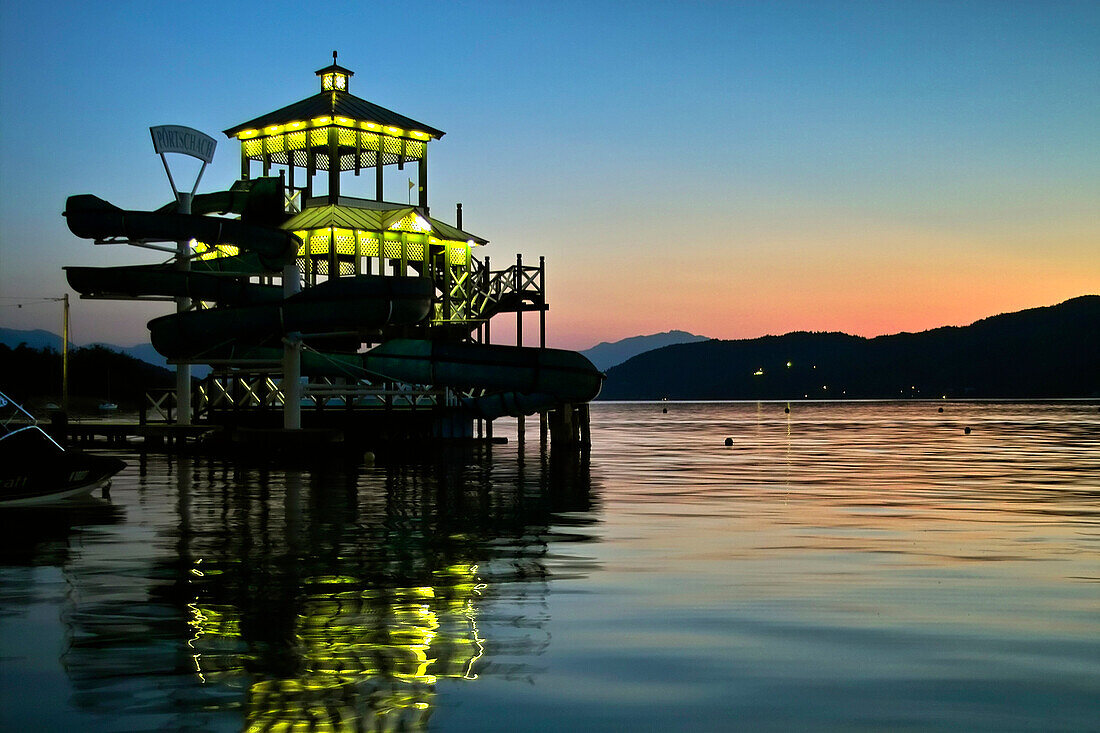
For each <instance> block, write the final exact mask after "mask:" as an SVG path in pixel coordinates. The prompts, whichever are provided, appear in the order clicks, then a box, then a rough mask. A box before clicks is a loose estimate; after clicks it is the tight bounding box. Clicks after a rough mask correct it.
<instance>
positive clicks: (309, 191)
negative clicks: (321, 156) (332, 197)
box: [302, 147, 317, 206]
mask: <svg viewBox="0 0 1100 733" xmlns="http://www.w3.org/2000/svg"><path fill="white" fill-rule="evenodd" d="M316 172H317V153H315V152H313V148H312V147H310V149H309V150H307V151H306V192H305V197H306V199H311V198H313V174H314V173H316ZM305 203H306V202H305V201H302V206H305Z"/></svg>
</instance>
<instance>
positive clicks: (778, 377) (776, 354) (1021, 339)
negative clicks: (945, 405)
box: [599, 295, 1100, 400]
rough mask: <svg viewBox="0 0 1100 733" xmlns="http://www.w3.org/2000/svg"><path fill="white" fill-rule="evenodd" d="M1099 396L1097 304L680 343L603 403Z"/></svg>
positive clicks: (617, 373)
mask: <svg viewBox="0 0 1100 733" xmlns="http://www.w3.org/2000/svg"><path fill="white" fill-rule="evenodd" d="M944 395H946V396H948V397H1005V398H1027V397H1035V398H1039V397H1090V396H1100V295H1086V296H1082V297H1079V298H1073V299H1071V300H1067V301H1066V302H1064V303H1060V304H1058V305H1053V306H1047V307H1043V308H1032V309H1028V310H1023V311H1018V312H1015V313H1006V314H1001V315H997V316H992V317H990V318H984V319H982V320H979V321H976V322H974V323H972V324H971V325H969V326H962V327H955V326H945V327H942V328H936V329H933V330H930V331H922V332H920V333H899V334H894V335H890V336H878V337H876V338H872V339H868V338H863V337H860V336H850V335H848V334H844V333H807V332H804V331H801V332H795V333H788V334H786V335H783V336H764V337H762V338H757V339H745V340H738V341H720V340H711V341H706V342H702V343H684V344H677V345H672V346H666V347H664V348H659V349H655V350H652V351H648V352H646V353H643V354H639V355H637V356H635V357H633V358H632V359H629V360H628V361H626V362H624V363H622V364H620V365H618V366H615V367H612V368H611V369H610V370H609V371H608V374H607V382H606V383H605V384H604V388H603V391H602V392H601V393H600V397H599V399H601V400H654V399H662V398H668V399H683V400H711V399H780V400H781V399H806V398H812V399H852V398H885V399H888V398H909V397H918V398H933V397H934V398H938V397H941V396H944Z"/></svg>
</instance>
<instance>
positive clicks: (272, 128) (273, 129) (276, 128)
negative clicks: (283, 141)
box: [264, 125, 281, 135]
mask: <svg viewBox="0 0 1100 733" xmlns="http://www.w3.org/2000/svg"><path fill="white" fill-rule="evenodd" d="M280 129H281V128H280V127H279V125H271V126H270V127H265V128H264V132H266V133H267V134H268V135H274V134H275V133H276V132H278V131H279V130H280Z"/></svg>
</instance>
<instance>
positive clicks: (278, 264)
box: [64, 194, 302, 271]
mask: <svg viewBox="0 0 1100 733" xmlns="http://www.w3.org/2000/svg"><path fill="white" fill-rule="evenodd" d="M64 216H65V218H66V220H67V223H68V225H69V231H71V232H72V233H73V234H75V235H76V236H78V237H82V238H84V239H95V240H109V239H119V240H129V241H135V242H141V241H146V242H148V241H154V242H178V241H180V240H187V239H197V240H200V241H202V242H210V243H216V244H233V245H236V246H237V247H240V248H241V249H243V250H246V251H249V252H254V253H255V254H256V255H257V256H258V257H259V259H260V262H261V263H262V264H263V266H264V267H265V268H267V269H268V270H272V271H277V270H281V269H282V268H283V266H284V265H287V264H289V263H291V262H293V261H294V258H295V257H296V256H297V254H298V248H299V247H301V244H302V242H301V240H300V239H298V237H296V236H294V235H293V234H291V233H290V232H285V231H283V230H281V229H277V228H275V227H271V226H264V225H260V224H253V223H250V222H247V221H245V220H244V219H223V218H221V217H216V216H204V215H202V214H176V213H170V212H155V211H127V210H125V209H120V208H119V207H117V206H115V205H114V204H112V203H109V202H107V201H104V200H103V199H101V198H99V197H98V196H93V195H91V194H80V195H78V196H70V197H69V198H68V200H66V202H65V212H64Z"/></svg>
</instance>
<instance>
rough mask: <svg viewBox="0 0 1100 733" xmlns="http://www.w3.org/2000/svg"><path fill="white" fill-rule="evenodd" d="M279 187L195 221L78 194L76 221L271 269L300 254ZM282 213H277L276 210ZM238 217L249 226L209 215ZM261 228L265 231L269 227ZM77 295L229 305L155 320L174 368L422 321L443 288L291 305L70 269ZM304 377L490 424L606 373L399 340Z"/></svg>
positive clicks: (569, 399)
mask: <svg viewBox="0 0 1100 733" xmlns="http://www.w3.org/2000/svg"><path fill="white" fill-rule="evenodd" d="M276 184H278V180H277V179H275V181H274V183H273V182H271V181H270V180H269V179H257V180H256V181H245V182H239V184H238V185H235V186H234V188H233V189H231V190H230V191H222V192H217V193H212V194H202V195H199V196H196V197H195V198H194V200H193V202H192V211H193V212H196V213H192V214H179V213H175V212H174V211H173V208H174V204H169V205H167V206H165V207H163V208H162V209H160V210H158V211H155V212H147V211H126V210H123V209H120V208H118V207H117V206H114V205H112V204H110V203H108V202H106V201H104V200H102V199H100V198H98V197H96V196H92V195H89V194H85V195H80V196H71V197H69V199H68V201H67V202H66V209H65V217H66V218H67V221H68V225H69V229H70V230H71V231H72V232H73V234H75V235H77V236H79V237H84V238H89V239H96V240H105V239H119V240H133V241H178V240H182V239H198V240H201V241H204V242H214V243H218V244H233V245H236V246H237V247H239V248H240V249H241V250H242V253H243V254H242V255H240V257H254V258H258V260H259V262H260V264H261V265H262V266H263V267H264V268H266V269H268V270H278V269H281V268H282V266H283V265H284V264H287V263H289V262H291V261H293V259H294V257H295V256H296V255H297V252H298V249H299V247H300V245H301V242H300V240H299V239H298V238H297V237H296V236H294V235H293V234H291V233H289V232H286V231H283V230H281V229H278V228H276V227H277V224H278V221H279V220H280V218H281V217H284V216H285V215H284V214H283V213H282V209H281V207H282V193H281V188H278V187H276ZM276 204H277V205H276ZM209 213H223V214H225V213H236V214H239V215H240V216H241V218H240V219H224V218H218V217H211V216H205V215H204V214H209ZM259 222H262V223H259ZM66 270H67V277H68V279H69V282H70V284H71V285H72V286H73V288H74V289H75V290H77V291H78V292H80V293H82V294H84V295H93V296H100V297H141V296H171V297H178V296H188V297H191V298H192V299H193V300H200V301H205V302H214V303H217V304H218V305H219V306H220V307H216V308H210V309H201V310H193V311H187V312H184V313H177V314H171V315H166V316H162V317H160V318H155V319H153V320H152V321H150V322H149V330H150V333H151V340H152V343H153V346H154V348H156V350H157V351H158V352H160V353H161V354H162V355H164V356H166V357H168V358H170V359H180V360H190V361H201V360H203V359H261V360H271V361H277V360H278V359H279V358H280V357H281V355H282V349H281V348H273V347H278V346H279V345H280V344H279V342H280V340H281V339H282V337H283V336H284V335H286V334H288V333H291V332H297V333H301V334H304V335H306V336H307V337H312V336H315V337H328V336H334V335H342V334H355V333H362V332H365V331H369V330H372V329H378V328H380V327H383V326H405V325H409V326H411V325H416V324H421V323H423V322H424V321H425V320H426V319H427V318H428V316H429V313H430V310H431V305H432V298H433V296H434V292H435V288H434V284H433V282H432V280H431V279H430V278H427V277H384V276H381V275H360V276H356V277H347V278H337V279H333V280H329V281H327V282H325V283H321V284H319V285H316V286H314V287H311V288H308V289H307V290H305V291H303V292H301V293H298V294H296V295H293V296H290V297H289V298H285V299H284V298H283V295H282V292H281V288H280V287H278V286H271V285H260V284H256V283H249V282H248V281H247V280H246V279H242V278H239V277H233V276H232V275H233V274H239V273H225V274H218V273H216V272H202V271H183V270H176V269H174V268H172V267H171V266H170V265H153V266H147V265H141V266H133V267H104V268H94V267H69V268H66ZM302 373H303V374H310V375H314V376H353V377H359V376H367V375H369V376H373V377H375V378H382V379H388V380H392V381H398V382H405V383H409V384H421V385H432V386H436V387H450V388H456V389H469V390H473V391H475V392H476V391H481V392H484V393H485V394H484V395H482V396H477V397H469V398H466V399H465V400H464V404H465V406H466V407H467V408H468V409H470V410H472V411H473V412H475V413H477V414H479V415H480V416H482V417H487V418H494V417H500V416H503V415H529V414H533V413H535V412H538V411H539V410H544V409H548V408H550V407H553V406H555V405H559V404H562V403H582V402H588V401H590V400H592V399H594V398H595V397H596V395H597V394H599V391H600V388H601V386H602V385H603V379H604V375H603V374H602V373H601V372H600V371H599V370H598V369H596V367H595V366H593V365H592V363H591V362H590V361H588V359H586V358H585V357H584V356H582V355H581V354H578V353H576V352H573V351H564V350H560V349H546V348H532V347H519V346H503V345H494V344H473V343H465V342H448V341H441V340H426V339H392V340H390V341H387V342H385V343H383V344H381V345H379V346H377V347H375V348H374V349H372V350H370V351H368V352H367V353H365V354H324V353H320V352H316V351H308V350H307V351H305V352H303V354H302Z"/></svg>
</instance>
